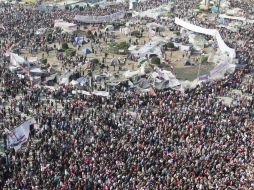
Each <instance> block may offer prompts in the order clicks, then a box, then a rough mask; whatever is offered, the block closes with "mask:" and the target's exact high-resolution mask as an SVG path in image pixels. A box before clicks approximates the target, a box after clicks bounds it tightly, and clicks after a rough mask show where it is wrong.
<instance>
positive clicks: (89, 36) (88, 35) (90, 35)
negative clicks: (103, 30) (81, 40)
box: [86, 30, 93, 38]
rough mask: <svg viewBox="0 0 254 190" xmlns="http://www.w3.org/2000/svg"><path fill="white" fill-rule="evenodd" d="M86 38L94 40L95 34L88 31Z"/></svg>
mask: <svg viewBox="0 0 254 190" xmlns="http://www.w3.org/2000/svg"><path fill="white" fill-rule="evenodd" d="M86 37H88V38H93V33H92V31H91V30H88V31H87V33H86Z"/></svg>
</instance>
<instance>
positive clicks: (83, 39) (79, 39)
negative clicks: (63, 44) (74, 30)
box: [75, 36, 89, 44]
mask: <svg viewBox="0 0 254 190" xmlns="http://www.w3.org/2000/svg"><path fill="white" fill-rule="evenodd" d="M88 41H89V40H88V38H86V37H84V36H83V37H81V36H79V37H75V43H76V44H82V43H88Z"/></svg>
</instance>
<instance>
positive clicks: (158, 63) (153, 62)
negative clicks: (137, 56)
mask: <svg viewBox="0 0 254 190" xmlns="http://www.w3.org/2000/svg"><path fill="white" fill-rule="evenodd" d="M151 63H152V64H153V65H160V64H161V60H160V58H159V57H157V56H156V57H152V59H151Z"/></svg>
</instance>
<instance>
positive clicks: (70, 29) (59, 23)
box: [54, 19, 78, 33]
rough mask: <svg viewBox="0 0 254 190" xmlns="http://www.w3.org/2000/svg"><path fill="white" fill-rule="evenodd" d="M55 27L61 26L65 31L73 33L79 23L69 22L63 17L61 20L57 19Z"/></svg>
mask: <svg viewBox="0 0 254 190" xmlns="http://www.w3.org/2000/svg"><path fill="white" fill-rule="evenodd" d="M54 27H59V28H61V29H62V30H63V31H64V32H68V33H72V32H74V31H76V30H77V29H78V28H77V25H76V24H74V23H69V22H65V21H64V20H62V19H59V20H55V25H54Z"/></svg>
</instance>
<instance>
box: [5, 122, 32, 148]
mask: <svg viewBox="0 0 254 190" xmlns="http://www.w3.org/2000/svg"><path fill="white" fill-rule="evenodd" d="M34 123H35V119H34V118H32V119H29V120H27V121H25V122H24V123H22V124H21V125H20V126H18V127H16V128H15V129H13V130H12V131H9V133H8V134H7V148H8V149H9V148H14V149H15V151H17V150H18V149H20V147H21V145H22V144H24V143H25V142H27V140H28V137H29V134H30V126H31V125H32V124H34Z"/></svg>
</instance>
